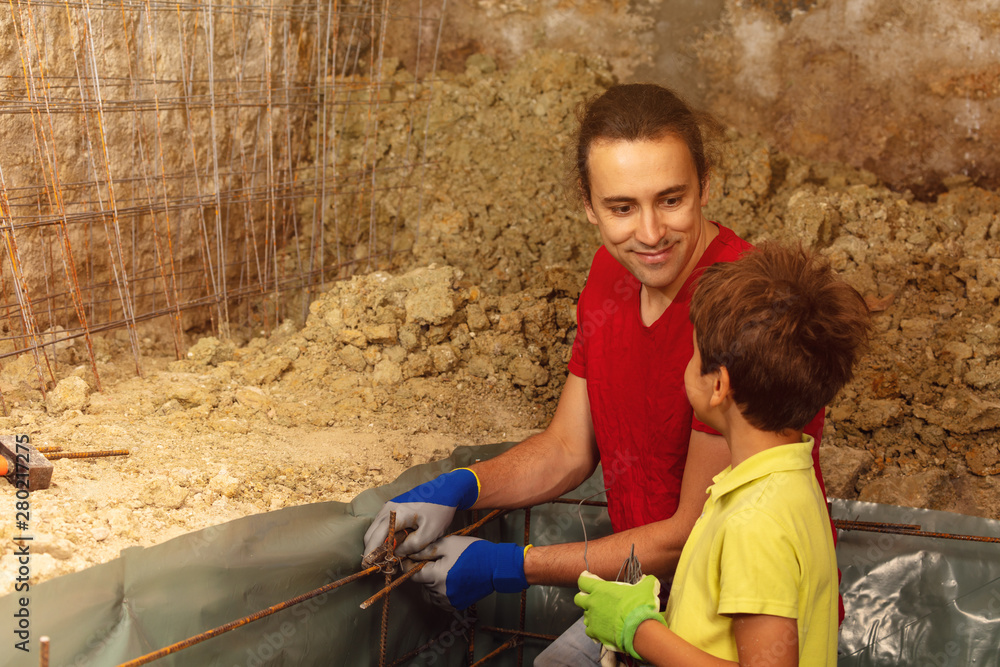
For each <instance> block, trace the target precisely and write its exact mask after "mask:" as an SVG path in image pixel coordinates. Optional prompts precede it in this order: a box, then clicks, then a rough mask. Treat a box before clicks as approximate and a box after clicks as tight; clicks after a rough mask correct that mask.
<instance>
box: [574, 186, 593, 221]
mask: <svg viewBox="0 0 1000 667" xmlns="http://www.w3.org/2000/svg"><path fill="white" fill-rule="evenodd" d="M576 185H577V187H578V188H579V190H580V199H582V200H583V210H584V211H585V212H586V213H587V220H589V221H590V224H592V225H596V224H597V214H596V213H594V207H593V205H591V203H590V195H589V194H588V193H587V190H586V189H585V188H584V187H583V181H577V182H576Z"/></svg>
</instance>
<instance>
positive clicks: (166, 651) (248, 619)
mask: <svg viewBox="0 0 1000 667" xmlns="http://www.w3.org/2000/svg"><path fill="white" fill-rule="evenodd" d="M378 569H379V568H378V566H377V565H373V566H371V567H369V568H367V569H364V570H361V571H360V572H355V573H354V574H351V575H349V576H346V577H344V578H343V579H338V580H337V581H332V582H330V583H329V584H326V585H324V586H320V587H319V588H317V589H314V590H311V591H309V592H308V593H303V594H302V595H297V596H296V597H294V598H292V599H290V600H286V601H284V602H279V603H278V604H276V605H273V606H271V607H268V608H266V609H261V610H260V611H257V612H254V613H252V614H250V615H249V616H244V617H243V618H240V619H237V620H235V621H230V622H229V623H226V624H225V625H221V626H219V627H217V628H214V629H212V630H208V631H206V632H203V633H201V634H199V635H195V636H194V637H189V638H187V639H185V640H183V641H179V642H177V643H176V644H171V645H170V646H166V647H164V648H161V649H160V650H158V651H153V652H152V653H147V654H146V655H143V656H140V657H138V658H135V659H133V660H129V661H128V662H123V663H121V664H120V665H118V667H138V666H139V665H145V664H148V663H150V662H153V661H154V660H159V659H160V658H163V657H165V656H168V655H170V654H172V653H176V652H177V651H180V650H182V649H185V648H188V647H189V646H194V645H195V644H200V643H201V642H203V641H205V640H207V639H211V638H212V637H217V636H218V635H221V634H223V633H225V632H229V631H230V630H235V629H236V628H239V627H242V626H244V625H246V624H247V623H252V622H254V621H257V620H260V619H262V618H265V617H267V616H270V615H271V614H275V613H277V612H279V611H282V610H284V609H288V608H289V607H292V606H295V605H297V604H299V603H301V602H305V601H306V600H311V599H312V598H314V597H318V596H320V595H323V594H324V593H328V592H330V591H332V590H334V589H336V588H340V587H341V586H343V585H344V584H349V583H351V582H352V581H356V580H358V579H361V578H362V577H365V576H368V575H369V574H372V573H373V572H378Z"/></svg>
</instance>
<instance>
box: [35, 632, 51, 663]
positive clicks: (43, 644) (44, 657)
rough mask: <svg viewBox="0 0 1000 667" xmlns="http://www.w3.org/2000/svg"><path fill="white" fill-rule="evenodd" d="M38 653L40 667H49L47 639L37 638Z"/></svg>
mask: <svg viewBox="0 0 1000 667" xmlns="http://www.w3.org/2000/svg"><path fill="white" fill-rule="evenodd" d="M38 653H39V662H38V664H39V665H41V667H49V638H48V637H39V638H38Z"/></svg>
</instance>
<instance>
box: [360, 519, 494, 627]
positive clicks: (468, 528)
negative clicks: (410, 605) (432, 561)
mask: <svg viewBox="0 0 1000 667" xmlns="http://www.w3.org/2000/svg"><path fill="white" fill-rule="evenodd" d="M508 511H509V510H493V511H492V512H490V513H489V514H487V515H486V516H485V517H483V518H482V519H480V520H479V521H477V522H475V523H472V524H469V525H468V526H466V527H465V528H462V529H461V530H456V531H455V532H454V533H451V535H468V534H469V533H471V532H473V531H475V530H476V529H477V528H479V527H480V526H482V525H483V524H484V523H486V522H488V521H492V520H493V519H496V518H497V517H499V516H502V515H503V514H506V513H507V512H508ZM427 562H428V561H424V562H422V563H417V564H416V565H414V566H413V568H412V569H411V570H410V571H409V572H406V573H404V574H403V575H401V576H399V577H396V578H395V579H393V580H392V582H391V583H389V584H387V585H386V587H385V588H383V589H382V590H380V591H379V592H378V593H376V594H375V595H373V596H371V597H370V598H368V599H367V600H365V601H364V602H362V603H361V608H362V609H368V607H370V606H372V605H373V604H375V603H376V602H377V601H378V600H380V599H381V598H382V597H384V596H386V595H388V594H389V592H390V591H392V589H394V588H397V587H399V585H400V584H401V583H403V582H404V581H406V580H407V579H409V578H410V577H412V576H413V575H415V574H416V573H417V572H419V571H420V570H421V569H423V567H424V565H426V564H427Z"/></svg>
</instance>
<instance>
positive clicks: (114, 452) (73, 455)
mask: <svg viewBox="0 0 1000 667" xmlns="http://www.w3.org/2000/svg"><path fill="white" fill-rule="evenodd" d="M130 453H131V452H130V451H129V450H127V449H102V450H100V451H95V452H56V453H54V454H49V455H47V456H46V457H45V458H47V459H48V460H49V461H56V460H58V459H95V458H98V457H102V456H128V455H129V454H130Z"/></svg>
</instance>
